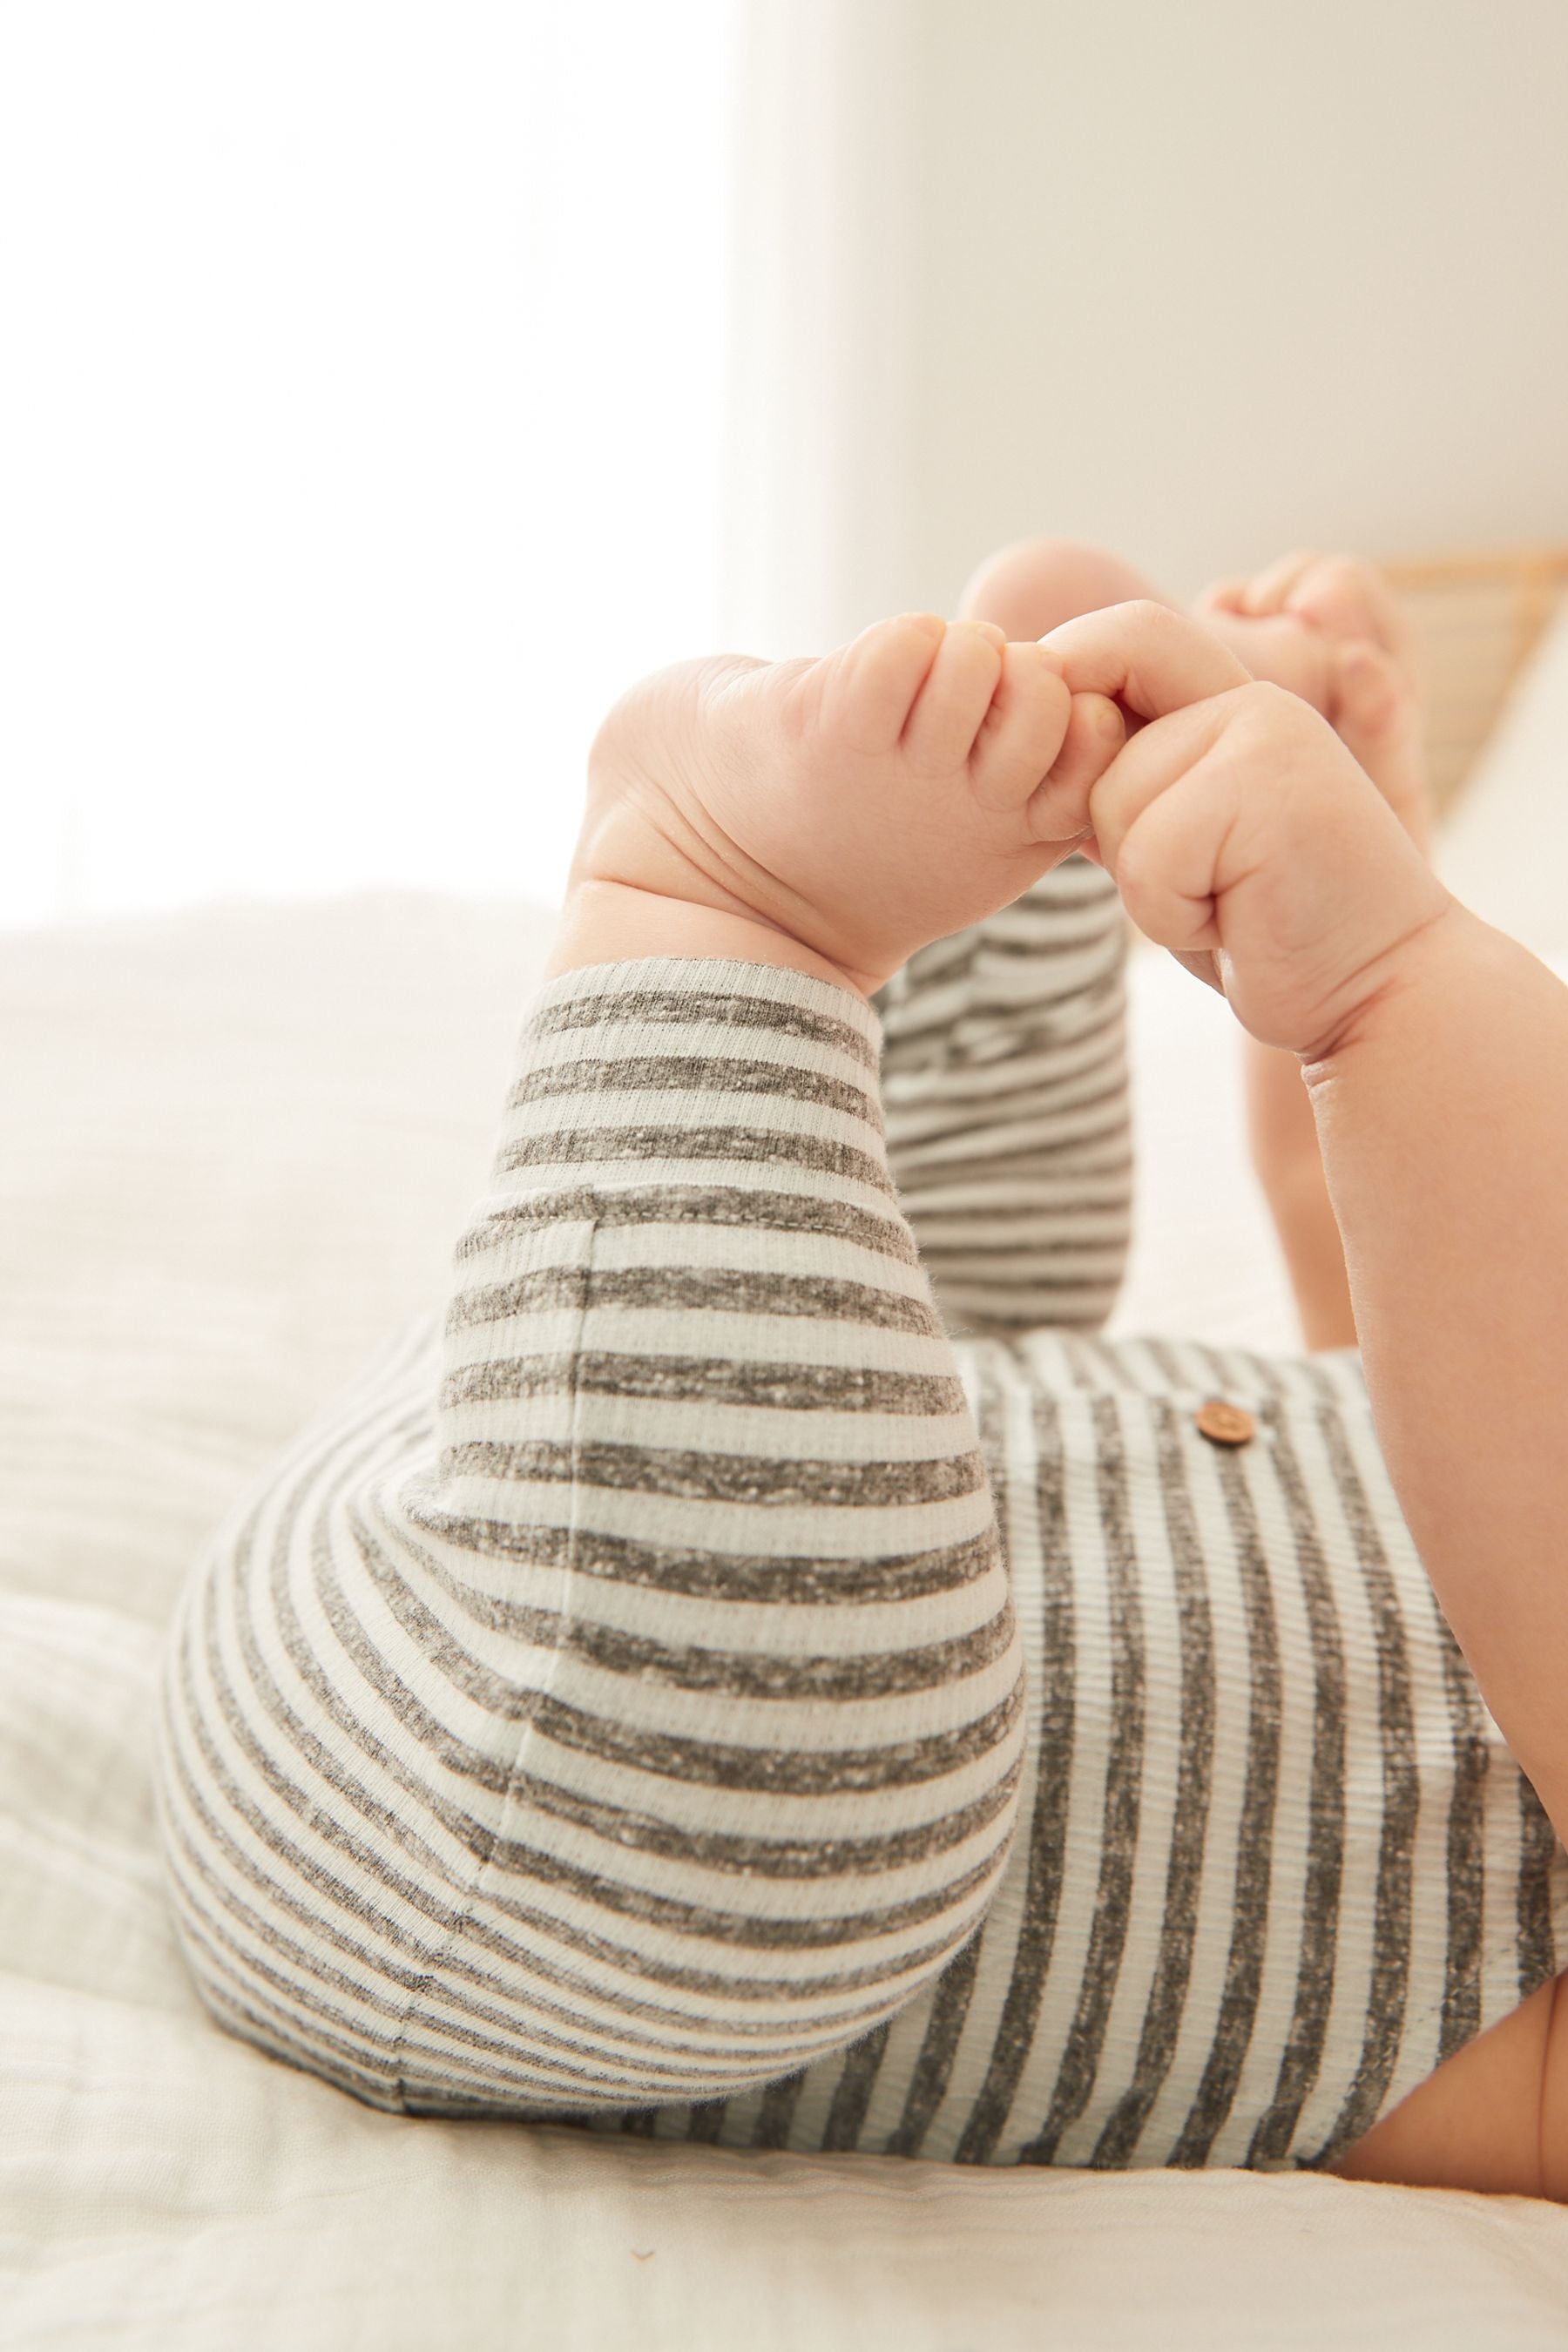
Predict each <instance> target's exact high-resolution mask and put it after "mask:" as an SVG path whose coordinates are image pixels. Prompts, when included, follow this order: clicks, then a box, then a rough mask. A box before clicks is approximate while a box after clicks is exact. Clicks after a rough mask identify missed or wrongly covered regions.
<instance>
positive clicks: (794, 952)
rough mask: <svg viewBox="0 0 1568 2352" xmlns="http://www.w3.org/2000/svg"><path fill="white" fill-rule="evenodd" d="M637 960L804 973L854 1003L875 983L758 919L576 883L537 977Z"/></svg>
mask: <svg viewBox="0 0 1568 2352" xmlns="http://www.w3.org/2000/svg"><path fill="white" fill-rule="evenodd" d="M645 956H705V957H706V956H722V957H731V958H735V959H738V960H739V961H742V962H745V963H765V964H776V965H779V966H781V967H782V968H783V969H784V970H786V971H804V972H808V973H810V974H811V975H812V977H813V978H814V979H816V980H825V981H828V982H832V983H833V984H834V985H836V986H837V987H839V988H847V989H848V990H850V991H851V992H853V993H854V994H855V995H857V996H859V997H861V998H865V997H868V996H869V994H870V992H871V989H872V988H873V987H874V986H875V985H876V982H875V980H874V979H872V978H870V977H869V976H868V975H865V974H858V973H853V972H849V971H845V970H843V969H842V968H841V967H840V966H839V965H838V964H836V963H834V962H833V961H831V960H830V959H829V958H828V957H826V956H824V955H821V954H819V953H818V952H817V950H816V949H815V948H811V947H808V946H807V945H806V944H805V941H804V940H797V939H795V938H793V937H792V936H791V935H790V933H788V932H787V931H784V930H782V929H779V928H777V927H776V926H775V925H773V924H772V923H769V922H767V921H765V920H763V919H762V918H761V917H760V916H750V915H742V914H740V913H736V912H731V911H730V910H728V909H726V908H721V907H712V906H708V905H705V904H703V903H701V902H700V901H699V900H695V899H689V898H679V897H677V896H675V895H673V894H670V893H668V892H665V891H661V890H654V889H645V888H643V887H640V886H638V885H636V884H632V883H626V882H610V881H603V880H597V879H593V880H582V881H577V882H574V883H573V884H572V885H571V886H570V887H569V888H568V890H567V893H566V898H565V900H564V902H563V907H562V910H561V917H560V920H559V922H558V924H557V927H556V932H555V939H554V942H553V944H552V949H551V952H550V958H549V961H548V962H547V963H546V965H545V968H544V978H545V979H546V980H553V979H555V978H556V977H558V975H559V974H561V973H562V972H565V971H579V970H582V969H583V968H584V967H585V966H588V965H593V964H608V963H620V962H624V961H627V960H628V959H630V958H634V957H645Z"/></svg>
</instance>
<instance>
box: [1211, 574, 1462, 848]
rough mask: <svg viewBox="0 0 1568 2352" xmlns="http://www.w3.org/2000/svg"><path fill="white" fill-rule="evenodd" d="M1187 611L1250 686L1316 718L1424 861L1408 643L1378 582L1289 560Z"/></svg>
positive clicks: (1428, 828)
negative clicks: (1297, 704)
mask: <svg viewBox="0 0 1568 2352" xmlns="http://www.w3.org/2000/svg"><path fill="white" fill-rule="evenodd" d="M1193 611H1194V614H1196V616H1197V618H1198V619H1199V620H1201V621H1202V622H1203V624H1204V625H1205V628H1208V629H1210V630H1212V631H1213V633H1214V635H1215V636H1217V637H1219V638H1221V639H1222V640H1223V642H1224V643H1225V644H1226V646H1229V648H1230V650H1231V651H1232V652H1233V653H1234V654H1235V655H1236V656H1237V658H1238V659H1239V660H1241V661H1243V662H1245V663H1246V665H1247V668H1248V669H1249V670H1250V671H1251V672H1252V674H1253V676H1254V677H1261V678H1267V679H1268V681H1269V682H1270V683H1271V684H1272V685H1275V686H1283V687H1286V688H1289V691H1290V692H1291V693H1292V694H1299V695H1300V697H1301V698H1302V699H1303V701H1306V702H1310V704H1311V705H1312V708H1313V709H1315V710H1320V711H1321V713H1322V714H1323V716H1324V718H1325V719H1328V720H1329V722H1330V724H1331V726H1332V727H1333V728H1334V730H1335V731H1336V732H1337V733H1338V735H1339V737H1340V740H1341V741H1342V743H1343V744H1344V745H1345V748H1346V749H1347V751H1350V752H1351V753H1352V755H1353V756H1354V758H1355V759H1356V760H1357V761H1359V762H1360V764H1361V765H1362V767H1363V768H1364V769H1365V771H1366V772H1367V774H1368V775H1369V776H1370V777H1371V778H1372V781H1373V783H1374V784H1376V786H1377V787H1378V790H1379V791H1380V792H1381V793H1382V794H1383V796H1384V800H1386V801H1387V802H1388V803H1389V805H1390V807H1391V808H1392V809H1393V810H1394V814H1395V815H1396V816H1397V817H1398V818H1399V820H1400V823H1401V824H1403V825H1404V827H1405V831H1406V832H1407V833H1408V834H1409V835H1410V836H1411V838H1412V839H1413V840H1414V841H1415V844H1416V845H1417V846H1418V847H1419V848H1420V849H1421V850H1422V851H1423V853H1425V854H1426V855H1428V856H1429V855H1430V851H1431V837H1432V811H1431V803H1430V799H1429V796H1428V793H1427V788H1426V768H1425V763H1424V761H1423V758H1422V750H1421V735H1422V714H1421V698H1420V691H1419V683H1418V677H1417V667H1416V656H1415V636H1414V634H1413V632H1412V630H1411V628H1410V625H1409V624H1408V622H1407V621H1406V620H1405V615H1404V614H1403V613H1402V612H1401V611H1400V608H1399V604H1398V600H1397V599H1396V597H1395V596H1394V593H1393V591H1392V589H1391V588H1390V587H1389V585H1388V583H1387V582H1386V581H1385V580H1384V579H1383V577H1382V576H1381V574H1379V573H1378V572H1375V571H1373V569H1372V568H1371V566H1370V565H1367V564H1364V563H1358V562H1356V561H1355V560H1354V559H1353V558H1352V557H1351V556H1347V555H1334V556H1322V555H1316V554H1313V553H1310V552H1304V553H1300V554H1296V555H1289V556H1286V557H1284V558H1282V559H1281V561H1280V562H1278V563H1276V564H1273V565H1271V566H1270V567H1269V569H1268V571H1266V572H1258V574H1257V576H1256V577H1255V578H1253V579H1250V580H1245V579H1237V580H1216V581H1215V582H1214V583H1212V584H1211V585H1210V586H1209V587H1207V588H1205V591H1204V593H1203V594H1202V595H1201V596H1200V597H1199V598H1198V599H1197V600H1196V602H1195V604H1194V606H1193Z"/></svg>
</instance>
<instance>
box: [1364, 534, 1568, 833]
mask: <svg viewBox="0 0 1568 2352" xmlns="http://www.w3.org/2000/svg"><path fill="white" fill-rule="evenodd" d="M1378 568H1379V570H1380V571H1381V572H1383V573H1384V575H1385V577H1386V578H1387V579H1388V580H1389V582H1390V583H1391V584H1392V585H1393V587H1394V590H1395V591H1396V592H1397V593H1398V595H1399V598H1400V601H1401V603H1402V604H1404V606H1405V610H1406V611H1407V612H1408V614H1410V617H1411V620H1412V622H1413V623H1414V625H1415V632H1416V638H1417V642H1418V645H1419V646H1420V650H1421V657H1422V667H1423V671H1424V677H1423V681H1422V683H1423V688H1424V691H1425V694H1426V754H1427V761H1428V764H1429V772H1430V775H1431V782H1432V793H1433V798H1434V801H1435V803H1436V807H1437V809H1438V810H1439V812H1440V811H1442V810H1443V809H1445V808H1447V805H1448V804H1449V803H1450V802H1451V801H1453V800H1454V799H1455V798H1456V797H1457V796H1458V793H1459V792H1460V791H1461V789H1462V787H1463V785H1464V782H1465V779H1466V778H1467V776H1468V774H1469V772H1470V769H1471V768H1472V766H1473V765H1474V764H1475V761H1476V756H1477V754H1478V753H1479V751H1480V749H1481V747H1482V745H1483V744H1484V743H1485V741H1486V740H1487V737H1488V736H1489V734H1490V732H1491V730H1492V727H1493V725H1494V724H1495V722H1496V720H1497V718H1498V715H1499V713H1500V710H1501V709H1502V705H1503V702H1504V700H1505V698H1507V695H1508V691H1509V688H1510V687H1511V686H1512V684H1513V682H1514V680H1515V678H1516V677H1518V676H1519V673H1520V671H1521V669H1522V668H1523V667H1524V664H1525V662H1526V661H1527V660H1528V659H1529V657H1530V655H1531V652H1532V651H1533V649H1534V646H1535V642H1536V640H1537V638H1538V637H1539V636H1540V635H1541V633H1542V629H1543V628H1544V627H1545V626H1546V624H1547V622H1548V621H1549V620H1550V619H1551V617H1552V613H1553V612H1554V610H1555V609H1556V606H1557V604H1558V600H1559V599H1560V597H1561V596H1562V595H1563V591H1564V589H1565V588H1568V546H1535V547H1506V548H1495V549H1487V550H1484V551H1479V552H1478V551H1470V552H1467V553H1462V554H1454V555H1434V556H1419V557H1394V558H1391V559H1386V558H1385V559H1382V560H1380V561H1379V564H1378Z"/></svg>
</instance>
